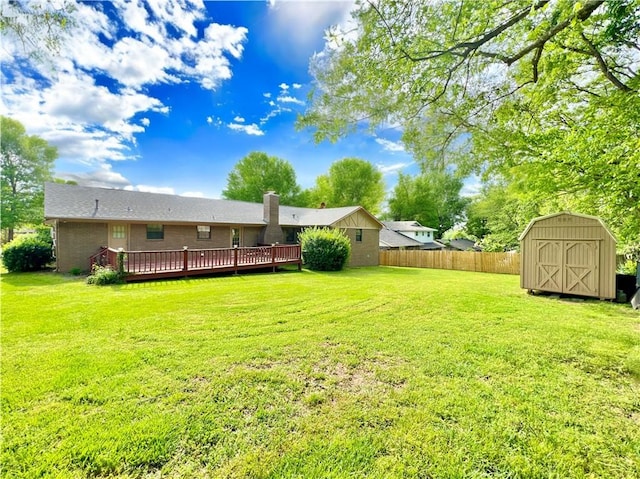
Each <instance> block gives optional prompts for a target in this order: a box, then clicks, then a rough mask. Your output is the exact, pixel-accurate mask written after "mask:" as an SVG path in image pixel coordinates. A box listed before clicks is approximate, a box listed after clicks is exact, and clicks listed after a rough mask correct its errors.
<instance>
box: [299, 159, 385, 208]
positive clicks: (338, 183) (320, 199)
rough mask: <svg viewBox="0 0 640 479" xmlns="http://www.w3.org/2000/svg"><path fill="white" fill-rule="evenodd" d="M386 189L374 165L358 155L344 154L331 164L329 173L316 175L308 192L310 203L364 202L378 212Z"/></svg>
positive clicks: (350, 203) (315, 205) (359, 204)
mask: <svg viewBox="0 0 640 479" xmlns="http://www.w3.org/2000/svg"><path fill="white" fill-rule="evenodd" d="M384 189H385V186H384V180H383V178H382V173H381V172H380V171H378V169H377V168H376V167H375V166H374V165H372V164H371V163H370V162H368V161H366V160H362V159H359V158H343V159H342V160H338V161H336V162H334V163H332V164H331V166H330V167H329V172H328V174H326V175H320V176H319V177H318V178H316V184H315V187H313V188H312V189H311V190H310V191H309V193H308V195H309V200H308V201H309V203H308V206H309V207H316V208H317V207H318V205H320V204H322V203H324V204H325V205H326V206H327V207H329V208H336V207H339V206H362V207H363V208H364V209H366V210H367V211H369V212H370V213H372V214H374V215H375V214H377V213H379V212H380V208H381V205H382V201H383V200H384Z"/></svg>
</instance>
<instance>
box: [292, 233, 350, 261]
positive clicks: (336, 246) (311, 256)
mask: <svg viewBox="0 0 640 479" xmlns="http://www.w3.org/2000/svg"><path fill="white" fill-rule="evenodd" d="M299 238H300V245H301V247H302V261H303V262H304V264H305V265H306V266H307V268H309V269H311V270H316V271H340V270H341V269H343V268H344V266H345V265H346V264H347V261H348V260H349V255H350V254H351V243H350V242H349V238H347V237H346V236H345V235H344V233H343V232H342V231H341V230H338V229H334V228H318V227H313V228H307V229H306V230H304V231H303V232H302V233H300V236H299Z"/></svg>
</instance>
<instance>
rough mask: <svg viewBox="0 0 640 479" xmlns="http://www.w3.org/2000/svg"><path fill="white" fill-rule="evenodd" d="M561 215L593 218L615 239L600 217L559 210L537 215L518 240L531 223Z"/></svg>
mask: <svg viewBox="0 0 640 479" xmlns="http://www.w3.org/2000/svg"><path fill="white" fill-rule="evenodd" d="M563 215H568V216H576V217H578V218H586V219H589V220H593V221H596V222H598V223H600V225H601V226H602V227H603V228H604V230H605V231H606V232H607V233H608V234H609V236H611V238H612V239H613V240H614V241H616V238H615V236H613V233H612V232H611V230H610V229H609V228H608V226H607V225H606V224H605V223H604V221H602V219H601V218H598V217H597V216H591V215H584V214H581V213H572V212H570V211H561V212H559V213H552V214H550V215H545V216H538V217H537V218H533V219H532V220H531V221H530V222H529V224H528V225H527V227H526V228H525V230H524V231H523V232H522V234H521V235H520V236H519V237H518V241H522V240H523V239H524V238H525V236H527V233H529V230H530V229H531V228H532V227H533V225H535V224H536V223H538V222H540V221H543V220H548V219H550V218H555V217H556V216H563Z"/></svg>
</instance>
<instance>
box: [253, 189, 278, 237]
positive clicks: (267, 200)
mask: <svg viewBox="0 0 640 479" xmlns="http://www.w3.org/2000/svg"><path fill="white" fill-rule="evenodd" d="M262 201H263V204H264V214H263V219H264V221H265V223H267V225H266V226H265V227H264V228H263V229H262V232H261V233H260V238H259V239H260V243H262V244H273V243H282V242H283V240H284V233H283V232H282V228H281V227H280V197H279V196H278V195H276V193H275V192H274V191H267V192H266V193H265V194H264V196H263V197H262Z"/></svg>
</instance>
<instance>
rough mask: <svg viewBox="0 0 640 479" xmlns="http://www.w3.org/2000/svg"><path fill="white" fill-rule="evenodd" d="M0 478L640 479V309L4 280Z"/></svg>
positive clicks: (425, 294) (245, 286) (318, 285)
mask: <svg viewBox="0 0 640 479" xmlns="http://www.w3.org/2000/svg"><path fill="white" fill-rule="evenodd" d="M2 436H3V438H2V458H1V461H2V475H3V477H11V478H13V477H29V478H30V477H61V478H66V477H73V478H76V477H77V478H80V477H130V478H133V477H136V478H137V477H149V478H159V477H163V478H165V477H168V478H172V477H189V478H191V477H195V478H198V477H202V478H204V477H212V478H215V477H225V478H226V477H238V478H240V477H246V478H294V477H295V478H331V477H333V478H343V477H349V478H364V477H371V478H413V477H416V478H418V477H419V478H587V477H588V478H616V479H619V478H638V477H640V314H638V312H636V311H633V310H632V309H631V308H630V307H629V305H619V304H613V303H609V302H601V301H597V300H596V301H566V300H560V299H554V298H549V297H540V296H529V295H527V294H526V292H525V291H523V290H521V289H520V288H519V279H518V277H517V276H507V275H490V274H482V273H464V272H455V271H441V270H420V269H407V268H389V267H380V268H362V269H352V270H348V271H345V272H341V273H314V272H309V271H303V272H301V273H298V272H282V273H279V274H275V275H274V274H251V275H240V276H226V277H213V278H199V279H188V280H176V281H160V282H149V283H138V284H135V283H134V284H127V285H120V286H112V287H95V286H89V285H86V284H85V283H84V282H83V281H82V280H79V279H71V278H67V277H64V276H60V275H55V274H51V273H44V274H21V275H16V274H6V275H3V277H2Z"/></svg>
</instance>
